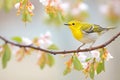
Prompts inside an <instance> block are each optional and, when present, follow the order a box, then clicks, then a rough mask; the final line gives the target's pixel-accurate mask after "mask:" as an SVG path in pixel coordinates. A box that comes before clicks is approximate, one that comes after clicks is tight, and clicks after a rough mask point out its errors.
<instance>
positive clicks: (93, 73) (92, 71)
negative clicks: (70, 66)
mask: <svg viewBox="0 0 120 80" xmlns="http://www.w3.org/2000/svg"><path fill="white" fill-rule="evenodd" d="M90 67H91V68H90V72H89V74H90V78H91V79H94V75H95V71H94V64H93V63H92V64H91V66H90Z"/></svg>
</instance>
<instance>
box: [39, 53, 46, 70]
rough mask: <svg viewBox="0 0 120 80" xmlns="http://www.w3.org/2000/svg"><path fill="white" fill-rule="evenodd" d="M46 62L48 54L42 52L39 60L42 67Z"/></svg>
mask: <svg viewBox="0 0 120 80" xmlns="http://www.w3.org/2000/svg"><path fill="white" fill-rule="evenodd" d="M45 64H46V55H45V54H42V55H41V58H40V60H39V65H40V68H41V69H43V68H44V67H45Z"/></svg>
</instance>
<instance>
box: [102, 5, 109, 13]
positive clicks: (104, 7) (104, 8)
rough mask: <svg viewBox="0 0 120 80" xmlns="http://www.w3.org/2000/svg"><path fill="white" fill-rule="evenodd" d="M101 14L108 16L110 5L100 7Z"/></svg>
mask: <svg viewBox="0 0 120 80" xmlns="http://www.w3.org/2000/svg"><path fill="white" fill-rule="evenodd" d="M100 12H101V13H103V14H107V13H108V12H109V7H108V5H101V6H100Z"/></svg>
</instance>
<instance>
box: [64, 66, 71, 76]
mask: <svg viewBox="0 0 120 80" xmlns="http://www.w3.org/2000/svg"><path fill="white" fill-rule="evenodd" d="M70 72H71V68H69V67H66V69H65V70H64V72H63V75H67V74H68V73H70Z"/></svg>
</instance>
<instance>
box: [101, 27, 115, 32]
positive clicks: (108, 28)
mask: <svg viewBox="0 0 120 80" xmlns="http://www.w3.org/2000/svg"><path fill="white" fill-rule="evenodd" d="M115 28H116V27H107V28H103V29H104V30H106V31H108V30H111V29H115Z"/></svg>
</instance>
